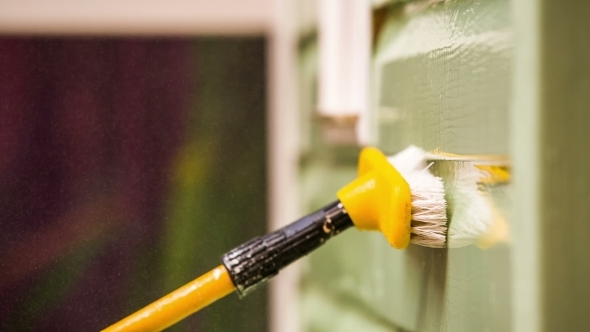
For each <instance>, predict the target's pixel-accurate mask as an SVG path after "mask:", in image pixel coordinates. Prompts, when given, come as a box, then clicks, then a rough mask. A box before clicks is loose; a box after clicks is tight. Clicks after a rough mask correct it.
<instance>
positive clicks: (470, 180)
mask: <svg viewBox="0 0 590 332" xmlns="http://www.w3.org/2000/svg"><path fill="white" fill-rule="evenodd" d="M455 172H456V175H455V180H454V181H453V182H454V183H453V190H451V191H450V192H449V194H448V199H449V204H451V206H452V207H453V209H452V211H453V213H452V220H453V221H452V222H451V223H450V225H449V232H448V237H447V239H448V240H447V241H448V245H447V246H448V247H452V248H458V247H464V246H467V245H470V244H475V243H477V242H478V241H479V239H480V238H481V237H482V236H483V235H485V234H487V233H488V230H489V229H490V226H491V225H492V223H493V222H494V209H493V206H494V204H493V203H492V202H491V201H490V198H489V197H488V195H487V193H486V192H485V191H484V190H483V188H480V186H479V185H478V183H480V181H481V179H482V178H484V177H485V176H486V174H485V172H483V171H481V170H480V169H478V168H477V167H475V166H474V165H473V164H471V163H462V164H461V167H458V169H457V170H456V171H455Z"/></svg>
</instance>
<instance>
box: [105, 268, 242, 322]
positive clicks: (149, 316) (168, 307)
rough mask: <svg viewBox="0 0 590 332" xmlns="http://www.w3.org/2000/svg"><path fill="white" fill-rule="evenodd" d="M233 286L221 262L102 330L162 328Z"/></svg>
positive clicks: (224, 293)
mask: <svg viewBox="0 0 590 332" xmlns="http://www.w3.org/2000/svg"><path fill="white" fill-rule="evenodd" d="M234 290H235V287H234V284H233V283H232V281H231V279H230V277H229V274H228V273H227V270H226V269H225V267H224V266H223V265H220V266H218V267H216V268H215V269H213V270H211V271H209V272H207V273H206V274H204V275H202V276H200V277H199V278H197V279H195V280H193V281H191V282H189V283H188V284H186V285H184V286H182V287H180V288H179V289H177V290H175V291H174V292H172V293H170V294H168V295H166V296H164V297H163V298H161V299H159V300H157V301H156V302H154V303H152V304H150V305H148V306H147V307H145V308H143V309H141V310H139V311H137V312H135V313H133V314H131V315H129V316H128V317H126V318H124V319H122V320H120V321H119V322H117V323H115V324H113V325H111V326H109V327H107V328H106V329H104V330H103V331H102V332H115V331H117V332H132V331H133V332H139V331H142V332H148V331H150V332H151V331H161V330H163V329H165V328H167V327H169V326H170V325H172V324H174V323H176V322H178V321H179V320H181V319H183V318H185V317H186V316H188V315H190V314H192V313H195V312H197V311H199V310H200V309H202V308H204V307H206V306H208V305H209V304H211V303H213V302H215V301H217V300H218V299H220V298H222V297H224V296H226V295H227V294H229V293H231V292H233V291H234Z"/></svg>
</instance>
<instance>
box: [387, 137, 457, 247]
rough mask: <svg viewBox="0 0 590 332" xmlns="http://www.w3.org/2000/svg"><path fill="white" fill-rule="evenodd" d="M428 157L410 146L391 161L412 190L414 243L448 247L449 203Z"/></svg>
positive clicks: (412, 239) (412, 233)
mask: <svg viewBox="0 0 590 332" xmlns="http://www.w3.org/2000/svg"><path fill="white" fill-rule="evenodd" d="M426 156H427V153H426V152H425V151H424V150H422V149H420V148H418V147H416V146H413V145H411V146H409V147H408V148H406V149H404V150H403V151H401V152H399V153H397V154H396V155H394V156H391V157H389V158H387V159H388V161H389V162H390V163H391V164H392V165H393V166H394V167H395V168H396V169H397V170H398V171H399V172H400V174H401V175H402V176H403V178H404V179H405V180H406V181H407V182H408V185H409V186H410V192H411V196H412V218H411V238H410V241H411V242H412V243H415V244H417V245H420V246H425V247H431V248H443V247H446V246H447V232H448V219H447V202H446V200H445V188H444V183H443V180H442V178H440V177H438V176H434V175H433V174H432V173H431V172H430V170H429V168H430V166H431V165H432V164H428V163H427V160H426Z"/></svg>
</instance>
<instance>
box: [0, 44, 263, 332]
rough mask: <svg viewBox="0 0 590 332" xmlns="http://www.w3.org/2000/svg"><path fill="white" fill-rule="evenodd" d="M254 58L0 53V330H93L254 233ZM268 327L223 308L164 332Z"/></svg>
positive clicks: (257, 210)
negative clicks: (170, 331)
mask: <svg viewBox="0 0 590 332" xmlns="http://www.w3.org/2000/svg"><path fill="white" fill-rule="evenodd" d="M264 54H265V42H264V40H263V39H262V38H239V39H237V38H236V39H231V38H223V39H222V38H212V39H211V38H210V39H201V38H103V37H101V38H79V37H76V38H66V37H63V38H62V37H59V38H58V37H55V38H41V37H35V38H33V37H31V38H28V37H1V38H0V72H2V73H3V74H2V76H3V78H2V80H0V193H1V195H2V197H3V199H2V200H1V201H0V220H1V222H0V264H1V268H2V271H3V272H2V274H0V330H3V331H51V330H54V331H90V330H99V329H100V328H103V327H106V326H107V325H110V324H111V323H113V322H115V321H116V320H118V319H120V318H122V317H124V316H126V315H127V314H129V313H131V312H132V311H134V310H136V309H139V308H141V307H142V306H144V305H146V304H148V303H149V302H151V301H153V300H155V299H157V298H158V297H160V296H162V295H164V294H166V293H167V292H169V291H171V290H173V289H175V288H177V287H179V286H181V285H183V284H184V283H186V282H188V281H190V280H192V279H193V278H195V277H197V276H198V275H199V274H200V273H202V272H205V271H207V270H209V269H210V268H212V267H214V266H216V265H218V264H219V257H220V255H221V254H222V253H223V252H225V251H226V250H228V249H230V248H231V247H232V246H233V245H235V244H236V243H240V242H242V241H243V240H245V239H248V238H250V237H252V236H254V235H258V234H262V233H264V232H265V225H266V223H265V211H266V207H265V205H266V192H265V187H266V184H265V178H266V177H265V164H266V163H265V158H266V156H265V127H264V126H265V86H264V80H265V73H264V68H265V63H264V62H265V59H264ZM245 301H247V302H249V303H246V302H245ZM265 311H266V302H265V294H264V292H258V293H256V294H253V295H252V296H251V297H249V298H248V299H246V300H244V301H242V302H240V303H238V302H237V298H235V297H233V296H231V297H229V298H228V299H225V300H223V301H221V302H220V303H219V304H217V305H215V306H213V307H212V308H210V309H208V310H206V311H204V312H201V313H199V314H197V315H195V316H194V317H191V318H189V319H187V320H186V321H185V322H183V323H182V324H180V325H179V326H177V327H175V328H173V329H171V330H178V331H180V330H195V329H198V330H199V331H213V330H214V331H263V330H265V328H266V318H265V315H266V313H265ZM230 315H231V317H232V319H226V318H227V317H228V316H230Z"/></svg>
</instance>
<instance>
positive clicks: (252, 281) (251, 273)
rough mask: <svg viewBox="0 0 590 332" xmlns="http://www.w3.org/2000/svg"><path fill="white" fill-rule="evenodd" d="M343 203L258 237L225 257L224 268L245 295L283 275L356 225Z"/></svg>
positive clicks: (239, 291) (241, 293) (334, 204)
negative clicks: (306, 256) (294, 262)
mask: <svg viewBox="0 0 590 332" xmlns="http://www.w3.org/2000/svg"><path fill="white" fill-rule="evenodd" d="M352 225H353V224H352V220H350V217H349V216H348V213H347V212H346V210H345V209H344V207H343V206H342V203H340V201H336V202H334V203H331V204H329V205H327V206H325V207H324V208H322V209H321V210H319V211H317V212H315V213H312V214H310V215H308V216H306V217H303V218H301V219H299V220H297V221H295V222H294V223H292V224H290V225H287V226H285V227H283V228H281V229H279V230H277V231H274V232H272V233H270V234H267V235H264V236H261V237H257V238H254V239H252V240H250V241H248V242H246V243H244V244H242V245H240V246H239V247H236V248H234V249H232V250H231V251H229V252H228V253H226V254H225V255H223V265H225V268H226V269H227V271H228V272H229V275H230V277H231V279H232V281H233V283H234V285H235V286H236V290H237V292H238V294H239V295H240V297H241V296H245V295H246V294H248V293H249V292H250V291H252V290H254V289H255V288H256V287H258V286H260V285H262V284H264V283H265V282H266V281H268V280H270V279H271V278H272V277H274V276H275V275H277V274H278V273H279V270H280V269H282V268H283V267H285V266H287V265H289V264H291V263H292V262H293V261H295V260H297V259H299V258H301V257H303V256H305V255H307V254H308V253H309V252H311V251H313V250H314V249H316V248H318V247H320V246H321V245H322V244H324V242H326V240H328V239H329V238H331V237H332V236H334V235H336V234H338V233H340V232H341V231H343V230H345V229H347V228H348V227H350V226H352Z"/></svg>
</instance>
